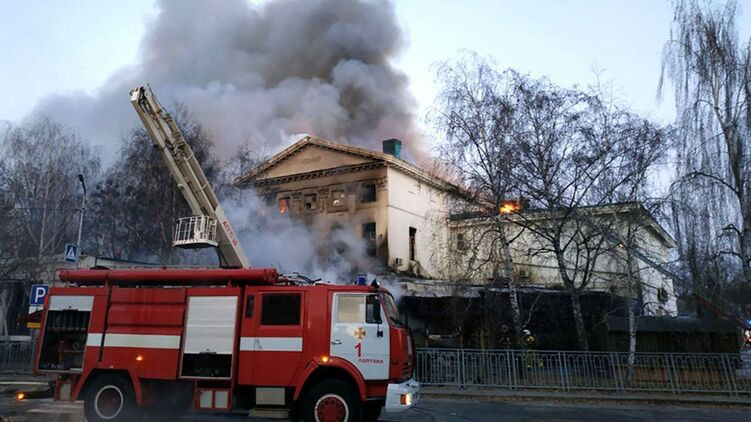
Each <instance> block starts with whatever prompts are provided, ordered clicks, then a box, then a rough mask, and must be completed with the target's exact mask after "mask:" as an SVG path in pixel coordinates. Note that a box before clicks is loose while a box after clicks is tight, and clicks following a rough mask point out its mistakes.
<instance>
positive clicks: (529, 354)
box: [522, 329, 542, 370]
mask: <svg viewBox="0 0 751 422" xmlns="http://www.w3.org/2000/svg"><path fill="white" fill-rule="evenodd" d="M522 333H523V334H524V338H523V339H522V341H523V342H524V364H525V366H526V367H527V369H528V370H529V369H532V368H533V367H535V366H537V367H538V368H542V360H540V358H539V356H537V352H536V351H535V350H536V349H537V340H536V339H535V336H533V335H532V332H531V331H529V330H528V329H524V331H522Z"/></svg>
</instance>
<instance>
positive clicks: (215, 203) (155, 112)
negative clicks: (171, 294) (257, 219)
mask: <svg viewBox="0 0 751 422" xmlns="http://www.w3.org/2000/svg"><path fill="white" fill-rule="evenodd" d="M130 102H131V103H132V104H133V107H134V108H135V109H136V112H137V113H138V117H140V118H141V121H142V122H143V125H144V127H146V131H147V132H148V133H149V136H150V137H151V140H152V141H153V142H154V145H155V146H156V147H157V148H158V149H159V152H160V153H161V155H162V158H164V162H165V163H166V164H167V168H168V169H169V171H170V173H171V174H172V177H173V178H174V179H175V181H176V182H177V186H178V188H179V189H180V192H182V194H183V197H184V198H185V200H186V201H187V202H188V205H189V206H190V209H191V211H192V212H193V214H194V215H196V216H206V217H209V219H210V220H208V221H211V222H212V223H214V224H215V226H216V227H215V230H216V247H217V253H218V255H219V261H220V265H221V266H223V267H243V268H247V267H249V266H250V263H249V261H248V257H247V256H246V255H245V251H243V248H242V245H240V241H239V240H238V238H237V235H236V234H235V232H234V230H232V226H231V225H230V223H229V220H228V219H227V216H226V215H225V214H224V210H223V209H222V206H221V204H220V203H219V199H217V197H216V194H215V193H214V190H213V189H212V188H211V185H210V184H209V181H208V179H207V178H206V175H205V174H204V173H203V170H202V169H201V166H200V165H199V164H198V160H197V159H196V157H195V155H194V154H193V150H192V149H191V148H190V145H188V143H187V142H186V141H185V138H183V135H182V133H180V129H178V127H177V124H175V121H174V119H173V118H172V116H170V114H169V113H167V111H166V110H164V108H162V106H161V105H160V104H159V101H157V99H156V96H155V95H154V93H153V92H151V88H149V87H148V86H146V87H143V86H141V87H138V88H136V89H134V90H132V91H131V92H130ZM196 221H198V222H202V221H203V220H201V217H195V218H193V222H192V223H191V225H190V229H191V230H193V229H194V228H195V224H196ZM211 230H214V225H213V224H212V225H211Z"/></svg>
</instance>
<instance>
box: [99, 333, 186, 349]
mask: <svg viewBox="0 0 751 422" xmlns="http://www.w3.org/2000/svg"><path fill="white" fill-rule="evenodd" d="M101 344H102V334H101V333H89V335H88V336H87V337H86V345H87V346H94V347H98V346H101ZM104 347H137V348H141V349H179V348H180V336H174V335H164V334H113V333H108V334H106V335H105V336H104Z"/></svg>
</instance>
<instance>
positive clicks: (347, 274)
mask: <svg viewBox="0 0 751 422" xmlns="http://www.w3.org/2000/svg"><path fill="white" fill-rule="evenodd" d="M222 202H223V203H224V205H225V210H226V212H227V217H228V218H229V220H230V221H232V223H233V229H234V230H235V232H237V233H238V237H239V239H240V243H241V244H242V245H243V248H244V249H245V253H246V254H247V255H248V258H249V259H250V262H251V265H252V266H254V267H273V268H276V269H277V270H278V271H280V272H282V273H285V274H291V273H294V272H298V273H300V274H302V275H304V276H307V277H309V278H312V279H318V278H320V279H322V280H323V281H326V282H331V283H338V284H347V283H351V282H353V281H354V280H355V279H356V277H357V274H358V273H368V272H369V271H371V272H372V271H378V268H377V267H378V265H377V263H376V262H375V261H374V260H373V259H371V258H369V257H368V255H367V253H366V245H365V242H364V240H363V238H362V234H361V233H360V232H359V228H360V224H359V222H357V221H350V222H349V224H346V225H341V227H339V228H336V229H332V228H331V227H326V226H322V224H325V222H323V221H321V220H320V219H316V220H315V221H314V222H313V223H312V224H305V223H304V222H302V221H298V220H295V219H294V218H292V217H291V216H289V215H286V216H285V215H280V214H279V213H278V211H277V209H276V208H275V207H274V206H268V205H267V204H266V203H265V202H264V201H263V200H262V199H261V198H259V197H258V196H257V195H256V193H255V192H254V191H253V190H252V189H248V190H245V191H243V192H242V193H241V194H240V197H235V198H231V199H230V198H224V199H223V200H222ZM374 277H375V276H373V275H372V274H368V280H372V279H373V278H374Z"/></svg>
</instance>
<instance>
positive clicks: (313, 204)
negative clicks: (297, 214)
mask: <svg viewBox="0 0 751 422" xmlns="http://www.w3.org/2000/svg"><path fill="white" fill-rule="evenodd" d="M316 209H318V195H316V194H315V193H311V194H307V195H305V211H314V210H316Z"/></svg>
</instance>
